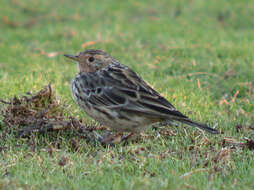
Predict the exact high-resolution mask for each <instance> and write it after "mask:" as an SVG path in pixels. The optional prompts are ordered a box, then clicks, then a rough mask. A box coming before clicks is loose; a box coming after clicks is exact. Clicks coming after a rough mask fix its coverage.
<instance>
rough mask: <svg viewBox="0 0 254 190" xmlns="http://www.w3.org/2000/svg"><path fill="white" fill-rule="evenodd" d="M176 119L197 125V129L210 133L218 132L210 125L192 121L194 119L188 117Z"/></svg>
mask: <svg viewBox="0 0 254 190" xmlns="http://www.w3.org/2000/svg"><path fill="white" fill-rule="evenodd" d="M178 121H180V122H181V123H185V124H187V125H190V126H193V127H197V128H199V129H201V130H204V131H207V132H209V133H211V134H219V131H217V130H216V129H213V128H211V127H208V126H207V125H206V124H201V123H198V122H194V121H191V120H190V119H181V120H178Z"/></svg>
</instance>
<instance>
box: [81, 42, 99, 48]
mask: <svg viewBox="0 0 254 190" xmlns="http://www.w3.org/2000/svg"><path fill="white" fill-rule="evenodd" d="M96 43H97V41H90V42H85V43H83V44H82V45H81V47H82V48H86V47H87V46H91V45H94V44H96Z"/></svg>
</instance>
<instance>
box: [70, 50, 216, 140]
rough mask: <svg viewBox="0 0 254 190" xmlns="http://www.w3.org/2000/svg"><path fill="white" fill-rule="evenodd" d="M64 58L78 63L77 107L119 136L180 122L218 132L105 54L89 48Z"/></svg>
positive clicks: (75, 82) (75, 89)
mask: <svg viewBox="0 0 254 190" xmlns="http://www.w3.org/2000/svg"><path fill="white" fill-rule="evenodd" d="M65 56H66V57H68V58H70V59H72V60H75V61H77V62H78V69H79V73H78V75H77V76H76V77H75V78H74V79H73V81H72V94H73V97H74V99H75V101H76V102H77V104H78V105H79V106H80V108H81V109H82V110H83V111H85V112H86V114H87V115H88V116H90V117H92V118H93V119H95V120H97V121H98V122H99V123H101V124H103V125H105V126H108V127H110V128H111V129H113V130H115V131H117V132H118V133H119V134H120V133H121V132H124V131H127V132H130V135H129V136H131V135H132V134H134V133H137V132H140V131H142V130H143V129H144V128H145V127H147V126H149V125H151V124H153V123H157V122H165V121H166V122H167V121H169V122H170V121H179V122H181V123H185V124H188V125H191V126H194V127H197V128H199V129H202V130H205V131H207V132H209V133H212V134H217V133H218V131H217V130H216V129H213V128H210V127H208V126H207V125H205V124H200V123H198V122H194V121H192V120H190V119H189V118H188V117H186V116H185V115H183V114H182V113H181V112H179V111H178V110H177V109H176V108H175V107H174V106H173V105H172V104H171V103H169V102H168V101H167V100H166V99H165V98H164V97H162V96H161V95H160V94H159V93H158V92H156V91H155V90H154V89H152V88H151V87H150V86H149V85H148V84H147V83H146V82H145V81H144V80H143V79H142V78H141V77H140V76H138V75H137V74H136V73H135V72H134V71H133V70H132V69H130V68H128V67H127V66H125V65H122V64H120V62H119V61H117V60H116V59H114V58H113V57H111V56H110V55H109V54H107V53H106V52H104V51H101V50H94V49H90V50H86V51H84V52H81V53H80V54H79V55H76V56H74V55H65ZM107 140H108V139H107ZM107 140H105V141H107Z"/></svg>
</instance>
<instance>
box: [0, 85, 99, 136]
mask: <svg viewBox="0 0 254 190" xmlns="http://www.w3.org/2000/svg"><path fill="white" fill-rule="evenodd" d="M0 101H1V102H2V103H4V104H5V105H6V106H4V108H3V109H2V110H1V115H2V117H3V120H2V122H3V124H4V127H5V129H6V130H5V131H6V132H11V131H13V132H15V133H16V134H17V136H18V137H27V136H29V135H30V134H31V133H36V132H38V133H45V132H46V131H58V130H64V129H74V130H76V131H77V132H78V133H79V134H81V135H82V134H84V133H86V134H87V133H89V132H91V131H92V130H94V128H91V127H90V128H87V126H85V125H82V123H81V122H80V121H79V120H77V119H75V118H73V117H69V118H67V116H66V113H68V110H67V109H66V106H64V105H63V104H61V103H60V101H59V99H58V98H57V97H56V95H55V93H54V92H53V90H52V87H51V85H50V84H49V85H47V86H45V87H44V88H43V89H42V90H40V91H39V92H37V93H34V94H32V93H27V94H26V95H25V96H22V97H19V98H18V97H16V96H15V97H13V98H11V99H10V100H9V101H4V100H0Z"/></svg>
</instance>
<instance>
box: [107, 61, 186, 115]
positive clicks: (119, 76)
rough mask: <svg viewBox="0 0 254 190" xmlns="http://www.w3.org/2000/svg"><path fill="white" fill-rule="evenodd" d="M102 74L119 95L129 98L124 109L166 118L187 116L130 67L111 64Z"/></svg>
mask: <svg viewBox="0 0 254 190" xmlns="http://www.w3.org/2000/svg"><path fill="white" fill-rule="evenodd" d="M107 71H108V72H107ZM109 73H110V75H109V76H108V74H109ZM105 75H106V76H105ZM104 76H105V77H104V78H105V81H107V82H110V83H111V85H112V86H114V88H115V91H117V94H118V95H119V96H121V97H125V99H127V100H129V104H128V106H126V107H124V109H129V110H131V109H135V110H140V112H145V113H151V114H155V115H158V116H160V117H166V118H168V117H169V116H171V117H177V118H187V117H186V116H184V115H183V114H182V113H181V112H179V111H177V110H176V108H175V107H174V106H173V105H172V104H171V103H169V102H168V101H167V100H166V99H165V98H164V97H162V96H161V95H160V94H159V93H158V92H156V91H155V90H154V89H153V88H152V87H150V86H149V85H148V84H147V83H146V82H145V81H144V80H143V79H142V78H141V77H140V76H138V75H137V74H136V73H135V72H134V71H133V70H131V69H130V68H128V67H126V66H123V65H116V66H111V67H108V69H107V70H105V71H104ZM115 81H118V82H117V83H118V84H116V83H115Z"/></svg>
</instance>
